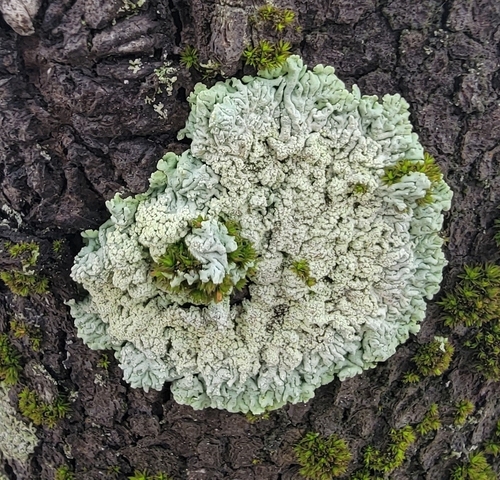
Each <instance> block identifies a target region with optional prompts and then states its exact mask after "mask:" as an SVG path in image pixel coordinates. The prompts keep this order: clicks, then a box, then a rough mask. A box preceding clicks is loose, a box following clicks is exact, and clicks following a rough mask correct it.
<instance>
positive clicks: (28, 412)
mask: <svg viewBox="0 0 500 480" xmlns="http://www.w3.org/2000/svg"><path fill="white" fill-rule="evenodd" d="M19 411H20V412H21V414H22V415H24V416H25V417H26V418H29V419H30V420H31V421H32V422H33V423H34V424H35V425H45V426H47V427H49V428H54V427H55V426H56V424H57V422H58V421H59V420H61V419H62V418H65V417H66V416H67V415H68V413H69V411H70V407H69V403H68V402H66V401H65V400H64V398H62V397H58V398H57V399H56V400H55V401H54V402H53V403H47V402H44V401H42V400H40V398H39V396H38V394H37V393H36V392H35V391H34V390H30V389H29V388H27V387H25V388H24V389H23V390H22V391H21V392H20V393H19Z"/></svg>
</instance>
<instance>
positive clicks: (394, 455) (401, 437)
mask: <svg viewBox="0 0 500 480" xmlns="http://www.w3.org/2000/svg"><path fill="white" fill-rule="evenodd" d="M389 436H390V439H391V442H390V443H389V445H387V447H386V448H385V449H384V450H383V451H381V450H378V449H376V448H374V447H372V446H371V445H369V446H368V447H367V448H366V450H365V453H364V456H363V463H364V468H363V469H362V470H360V471H358V472H356V474H355V478H356V479H363V477H364V478H369V479H372V478H378V475H379V474H381V475H382V476H384V475H388V474H389V473H392V472H393V471H394V470H396V468H399V467H400V466H401V465H403V463H404V461H405V459H406V451H407V450H408V448H410V446H411V445H412V444H414V443H415V441H416V439H417V436H416V434H415V431H414V429H413V427H411V426H410V425H407V426H406V427H403V428H401V429H399V430H391V432H390V434H389Z"/></svg>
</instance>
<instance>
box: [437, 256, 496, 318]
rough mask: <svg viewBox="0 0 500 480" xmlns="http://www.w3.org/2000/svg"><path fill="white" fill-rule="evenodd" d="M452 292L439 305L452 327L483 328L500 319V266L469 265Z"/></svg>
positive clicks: (489, 264)
mask: <svg viewBox="0 0 500 480" xmlns="http://www.w3.org/2000/svg"><path fill="white" fill-rule="evenodd" d="M459 278H460V279H461V280H460V281H459V283H458V284H457V286H456V287H455V289H454V290H453V291H452V292H449V293H447V294H446V295H445V296H444V298H443V299H442V300H441V301H439V302H438V305H440V306H441V308H442V309H443V311H444V313H445V315H444V324H445V325H446V326H449V327H455V326H457V325H461V324H463V325H465V326H467V327H479V326H481V325H483V324H485V323H488V322H490V321H491V320H494V319H498V318H499V317H500V266H499V265H494V264H491V263H487V264H485V265H477V266H475V267H469V266H466V267H465V268H464V273H463V274H461V275H459Z"/></svg>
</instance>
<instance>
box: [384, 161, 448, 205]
mask: <svg viewBox="0 0 500 480" xmlns="http://www.w3.org/2000/svg"><path fill="white" fill-rule="evenodd" d="M415 172H417V173H423V174H424V175H425V176H426V177H427V178H428V179H429V180H430V182H431V186H430V187H429V189H428V190H427V191H426V193H425V196H424V197H423V198H421V199H419V200H418V201H417V203H418V204H421V205H422V204H429V203H432V202H433V201H434V197H433V194H432V192H433V190H434V188H435V187H436V185H437V184H438V183H439V182H440V181H441V180H442V179H443V174H442V172H441V169H440V168H439V166H438V165H437V163H436V161H435V160H434V157H432V156H431V155H430V154H428V153H424V159H423V160H421V161H415V160H406V159H404V160H400V161H399V162H397V163H396V164H395V165H393V166H391V167H387V168H386V169H385V171H384V175H383V176H382V182H384V183H385V184H386V185H393V184H394V183H398V182H400V181H401V179H402V178H403V177H405V176H406V175H409V174H411V173H415Z"/></svg>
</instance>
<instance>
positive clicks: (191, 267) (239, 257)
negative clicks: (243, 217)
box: [151, 218, 257, 304]
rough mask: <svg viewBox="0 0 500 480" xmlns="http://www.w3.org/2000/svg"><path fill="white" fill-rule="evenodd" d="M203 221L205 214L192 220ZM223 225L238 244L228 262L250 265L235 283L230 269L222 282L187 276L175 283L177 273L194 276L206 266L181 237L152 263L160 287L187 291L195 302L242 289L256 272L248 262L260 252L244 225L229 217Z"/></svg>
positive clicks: (197, 224) (197, 223)
mask: <svg viewBox="0 0 500 480" xmlns="http://www.w3.org/2000/svg"><path fill="white" fill-rule="evenodd" d="M202 221H203V218H197V219H195V220H193V222H191V227H192V228H200V226H201V222H202ZM224 226H225V227H226V229H227V232H228V234H229V235H230V236H232V237H233V238H234V240H235V242H236V245H237V248H236V250H234V251H233V252H228V253H227V259H228V262H230V263H233V264H234V266H235V267H236V268H243V269H244V268H247V271H246V276H245V277H243V278H241V279H240V280H238V281H237V282H236V283H234V282H233V280H232V276H231V275H230V274H229V273H228V274H226V275H225V277H224V278H223V280H222V282H221V283H214V282H213V281H211V280H209V281H208V282H202V281H201V280H200V279H199V278H198V279H197V280H194V281H191V283H189V281H188V280H187V279H184V280H182V281H181V282H180V283H179V284H178V285H176V286H174V287H172V285H171V280H172V279H173V278H174V277H175V275H177V274H179V273H183V274H188V275H189V276H192V275H193V274H197V273H198V272H199V271H200V270H201V269H202V268H203V264H202V263H201V262H200V261H199V260H197V259H196V258H195V257H194V256H193V255H192V254H191V253H190V251H189V248H188V246H187V245H186V243H185V241H184V239H182V240H179V241H178V242H177V243H173V244H170V245H169V246H168V248H167V251H166V252H165V254H164V255H162V256H161V257H160V258H159V259H158V262H156V263H154V264H153V269H152V272H151V273H152V275H153V277H154V278H155V279H156V280H157V281H158V282H159V284H160V285H161V287H162V288H164V289H165V290H167V291H170V292H178V293H186V294H188V295H189V296H190V297H191V298H192V300H193V302H195V303H201V304H208V303H210V302H216V303H218V302H221V301H222V300H223V299H224V298H225V297H227V296H228V295H229V294H230V293H231V292H232V291H233V289H236V290H241V289H242V288H243V287H244V286H245V284H246V282H247V278H248V276H250V275H252V273H253V272H254V269H253V268H251V267H250V268H248V266H249V265H250V264H252V262H254V261H255V259H256V258H257V254H256V252H255V249H254V247H253V246H252V244H251V242H250V241H249V240H247V239H245V238H243V237H242V236H241V227H240V225H239V224H238V222H235V221H232V220H231V221H227V222H225V223H224Z"/></svg>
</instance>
